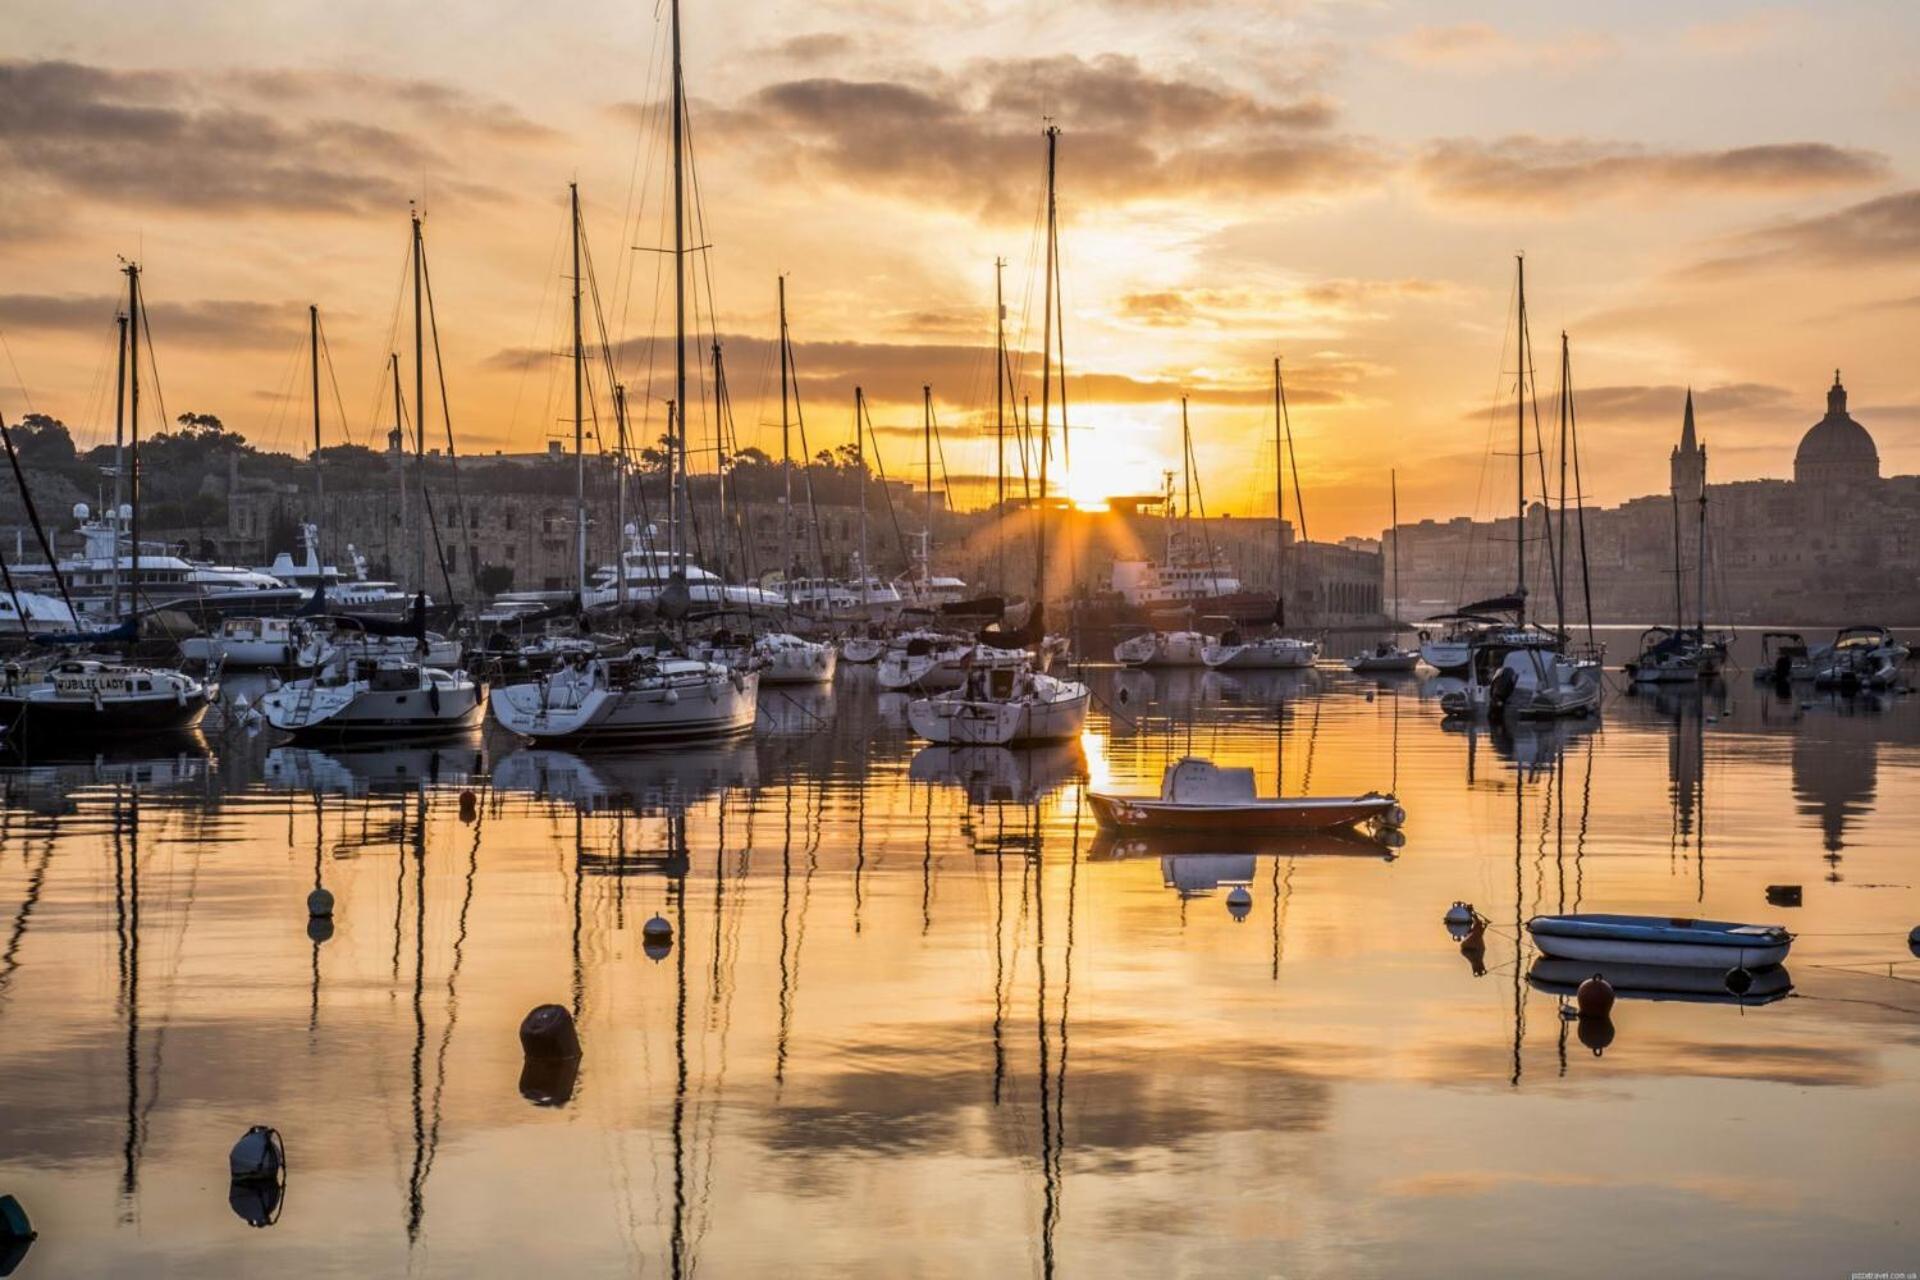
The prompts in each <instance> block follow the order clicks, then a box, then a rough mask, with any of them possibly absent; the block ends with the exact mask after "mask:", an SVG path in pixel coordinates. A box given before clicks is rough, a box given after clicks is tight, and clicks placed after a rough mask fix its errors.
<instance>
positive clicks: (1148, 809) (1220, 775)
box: [1087, 756, 1407, 833]
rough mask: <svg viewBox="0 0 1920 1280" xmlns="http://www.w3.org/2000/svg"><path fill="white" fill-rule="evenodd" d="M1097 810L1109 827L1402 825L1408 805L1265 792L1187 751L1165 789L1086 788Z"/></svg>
mask: <svg viewBox="0 0 1920 1280" xmlns="http://www.w3.org/2000/svg"><path fill="white" fill-rule="evenodd" d="M1087 800H1088V802H1089V803H1091V804H1092V805H1093V813H1094V817H1095V818H1097V819H1098V820H1099V823H1100V825H1101V826H1102V827H1105V828H1107V829H1108V830H1111V831H1126V832H1154V831H1199V832H1240V833H1247V832H1254V833H1273V832H1285V831H1334V830H1339V829H1341V828H1352V827H1360V826H1363V825H1367V824H1373V825H1376V826H1379V827H1387V828H1392V827H1398V826H1399V825H1400V824H1401V823H1403V822H1405V821H1406V818H1407V814H1406V810H1404V809H1402V808H1401V807H1400V802H1399V801H1397V800H1395V799H1394V798H1393V797H1392V796H1390V795H1382V794H1380V793H1379V792H1377V791H1369V792H1368V793H1367V794H1365V795H1363V796H1274V797H1268V796H1260V795H1256V794H1255V793H1254V786H1253V770H1251V769H1222V768H1220V767H1219V766H1217V765H1215V764H1214V763H1213V762H1212V761H1211V760H1202V759H1199V758H1197V757H1193V756H1189V757H1187V758H1186V759H1184V760H1176V761H1175V762H1174V763H1172V764H1170V765H1168V766H1167V771H1166V773H1165V775H1163V776H1162V778H1161V780H1160V794H1159V796H1158V797H1153V796H1120V795H1111V794H1107V793H1103V792H1099V791H1090V792H1088V793H1087Z"/></svg>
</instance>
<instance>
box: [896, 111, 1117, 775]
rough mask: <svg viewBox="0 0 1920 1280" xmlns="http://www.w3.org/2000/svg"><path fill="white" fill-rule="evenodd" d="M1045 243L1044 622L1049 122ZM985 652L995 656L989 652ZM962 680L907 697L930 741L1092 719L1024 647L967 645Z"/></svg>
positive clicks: (1065, 729)
mask: <svg viewBox="0 0 1920 1280" xmlns="http://www.w3.org/2000/svg"><path fill="white" fill-rule="evenodd" d="M1046 139H1047V194H1046V200H1047V247H1046V267H1045V273H1046V285H1045V299H1044V307H1045V318H1044V319H1043V320H1042V322H1041V327H1042V332H1043V335H1044V336H1043V339H1042V347H1043V353H1042V355H1041V361H1040V505H1039V508H1038V509H1037V510H1036V512H1035V520H1034V557H1033V563H1034V582H1033V601H1034V603H1033V616H1032V617H1031V618H1030V619H1029V624H1030V626H1032V627H1033V629H1034V630H1035V631H1036V632H1039V631H1040V630H1041V626H1042V623H1041V618H1042V617H1043V615H1044V612H1045V610H1044V604H1043V602H1044V601H1045V599H1046V572H1047V459H1048V455H1049V452H1050V447H1051V442H1052V436H1053V432H1052V397H1053V361H1054V355H1055V346H1054V344H1055V341H1056V338H1057V335H1059V334H1060V332H1061V329H1062V327H1063V326H1062V325H1061V324H1059V323H1057V321H1059V320H1061V318H1062V317H1061V315H1060V308H1061V306H1062V300H1061V298H1060V294H1059V289H1058V274H1059V243H1060V241H1059V235H1060V230H1059V205H1058V201H1057V199H1056V196H1055V187H1054V173H1055V160H1056V157H1057V154H1058V150H1059V144H1060V130H1059V128H1058V127H1057V126H1054V125H1048V126H1047V130H1046ZM1060 355H1061V364H1062V367H1064V365H1065V353H1064V350H1062V351H1061V352H1060ZM983 654H990V655H991V656H988V657H983V656H982V655H983ZM960 663H961V671H962V673H963V679H964V682H963V683H962V685H961V686H960V687H959V688H958V689H955V690H953V691H952V692H950V693H943V694H939V695H936V696H934V697H931V698H920V699H917V700H916V701H914V702H911V703H909V704H908V705H907V723H908V724H909V725H911V726H912V728H913V731H914V732H915V733H917V734H919V735H920V736H921V737H923V738H925V739H927V741H929V742H933V743H937V744H942V745H977V746H1009V745H1012V744H1015V743H1024V742H1049V741H1057V740H1060V739H1064V738H1077V737H1079V736H1080V732H1081V730H1082V729H1083V728H1085V726H1086V722H1087V707H1088V704H1089V703H1091V702H1092V700H1093V693H1092V691H1091V690H1090V689H1088V688H1087V686H1086V685H1084V684H1082V683H1080V682H1079V681H1077V680H1062V679H1059V678H1057V677H1055V676H1051V675H1048V674H1046V673H1045V672H1044V671H1042V670H1041V669H1040V667H1039V663H1038V660H1037V659H1034V658H1032V657H1030V656H1028V655H1027V654H1026V653H1025V652H1024V651H1020V650H987V649H986V648H985V646H972V647H969V648H968V649H967V651H966V653H965V654H964V655H963V657H962V658H961V659H960Z"/></svg>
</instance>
